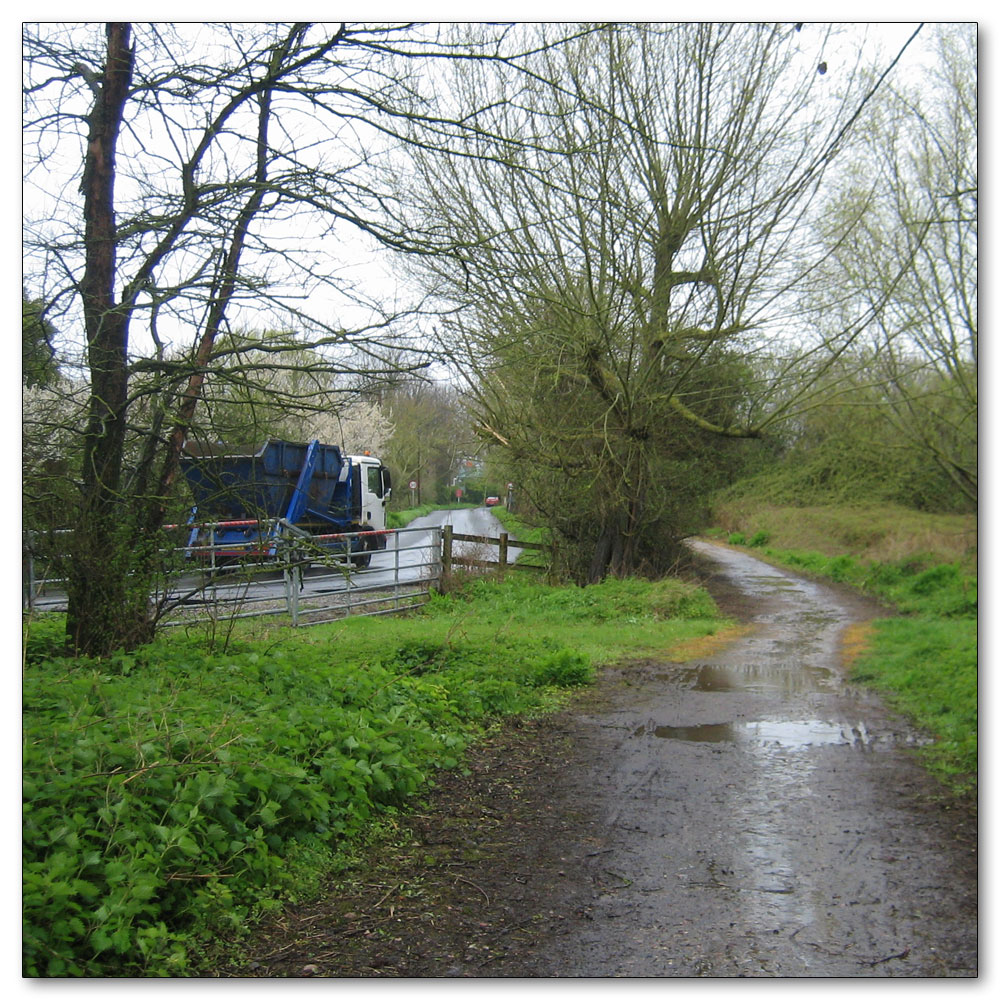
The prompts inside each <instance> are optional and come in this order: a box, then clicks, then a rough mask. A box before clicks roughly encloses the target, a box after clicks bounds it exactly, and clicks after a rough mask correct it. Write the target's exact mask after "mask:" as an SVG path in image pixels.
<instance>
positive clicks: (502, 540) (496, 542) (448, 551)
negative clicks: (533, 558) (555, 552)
mask: <svg viewBox="0 0 1000 1000" xmlns="http://www.w3.org/2000/svg"><path fill="white" fill-rule="evenodd" d="M455 542H471V543H473V544H477V545H488V546H490V547H494V546H495V547H496V548H497V550H498V551H497V558H496V559H481V558H476V557H473V556H460V555H455V552H454V543H455ZM511 548H517V549H531V550H533V551H536V552H550V551H551V548H552V547H551V546H550V545H545V544H543V543H541V542H521V541H516V540H515V541H514V542H511V540H510V537H509V536H508V534H507V532H502V533H501V534H500V537H499V538H490V537H489V536H487V535H465V534H462V533H460V532H457V531H454V530H453V529H452V526H451V525H450V524H446V525H444V527H443V529H442V533H441V568H442V571H443V572H444V573H445V574H447V573H450V572H451V570H452V567H453V566H473V567H475V568H477V569H495V570H497V572H498V573H499V575H500V576H501V577H502V576H503V574H504V572H505V571H506V570H508V569H516V570H534V571H536V572H539V571H540V572H543V573H544V572H546V571H547V569H548V567H547V566H532V565H528V564H525V563H509V562H507V553H508V551H509V550H510V549H511Z"/></svg>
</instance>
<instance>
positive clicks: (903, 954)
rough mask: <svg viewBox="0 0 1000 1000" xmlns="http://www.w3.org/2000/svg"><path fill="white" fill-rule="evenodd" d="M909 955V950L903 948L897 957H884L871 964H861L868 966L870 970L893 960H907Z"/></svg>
mask: <svg viewBox="0 0 1000 1000" xmlns="http://www.w3.org/2000/svg"><path fill="white" fill-rule="evenodd" d="M909 954H910V949H909V948H904V949H903V950H902V951H901V952H899V954H897V955H886V956H885V958H876V959H875V960H874V961H872V962H863V963H862V964H863V965H868V966H870V967H871V968H873V969H874V968H875V966H876V965H881V964H882V963H883V962H891V961H892V960H893V959H894V958H907V957H909Z"/></svg>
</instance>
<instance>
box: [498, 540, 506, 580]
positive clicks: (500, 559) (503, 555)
mask: <svg viewBox="0 0 1000 1000" xmlns="http://www.w3.org/2000/svg"><path fill="white" fill-rule="evenodd" d="M497 562H499V563H500V579H501V580H502V579H503V573H504V570H505V569H506V568H507V532H506V531H502V532H501V533H500V554H499V556H498V557H497Z"/></svg>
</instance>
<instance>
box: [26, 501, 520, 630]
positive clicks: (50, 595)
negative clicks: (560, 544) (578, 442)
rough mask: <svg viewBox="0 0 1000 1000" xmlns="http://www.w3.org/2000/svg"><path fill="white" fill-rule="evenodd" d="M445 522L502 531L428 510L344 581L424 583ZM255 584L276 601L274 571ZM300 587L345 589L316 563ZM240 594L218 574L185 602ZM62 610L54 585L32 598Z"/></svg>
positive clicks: (236, 583)
mask: <svg viewBox="0 0 1000 1000" xmlns="http://www.w3.org/2000/svg"><path fill="white" fill-rule="evenodd" d="M445 524H450V525H452V527H453V528H454V530H455V531H456V532H457V533H459V534H466V535H483V536H487V537H491V538H498V537H499V536H500V534H501V532H503V531H504V530H505V529H504V527H503V525H502V524H501V523H500V522H499V521H498V520H497V519H496V518H495V517H494V516H493V513H492V512H491V511H490V510H489V509H488V508H486V507H476V508H471V509H461V510H439V511H433V512H432V513H430V514H428V515H426V516H425V517H420V518H417V519H416V520H415V521H413V522H412V523H411V524H410V526H409V527H408V528H406V529H404V530H402V531H401V532H398V533H395V534H392V535H390V536H389V538H388V544H387V546H386V548H385V550H383V551H380V552H376V553H374V554H373V555H372V557H371V563H370V567H369V569H367V570H365V571H364V572H363V573H356V574H354V575H353V576H352V577H351V578H350V579H351V582H352V585H353V586H355V587H356V586H359V585H360V586H362V587H366V588H377V587H392V586H394V585H395V584H396V583H397V582H398V583H400V584H408V583H416V582H418V581H420V580H423V579H426V577H427V576H428V575H429V573H430V565H431V564H432V563H435V562H436V561H439V559H440V540H439V537H438V534H437V533H436V532H435V531H433V530H432V529H433V528H435V527H439V526H442V525H445ZM453 551H454V554H455V555H465V556H475V557H476V558H485V559H494V560H495V559H496V558H497V547H496V546H483V545H477V544H476V543H473V542H460V541H456V542H455V544H454V549H453ZM520 551H521V550H520V549H519V548H517V547H516V546H515V545H513V544H511V545H510V546H509V548H508V550H507V560H508V562H511V563H513V562H514V561H515V560H516V559H517V557H518V554H519V553H520ZM255 581H256V582H255V583H254V594H255V595H256V597H257V598H258V599H260V600H267V599H268V598H270V599H273V600H281V599H282V597H283V595H284V592H285V583H284V579H283V575H282V572H281V570H280V569H274V570H270V569H265V571H264V572H261V573H258V574H257V575H256V576H255ZM203 582H204V581H203V578H202V577H200V576H195V575H191V576H187V577H183V578H182V579H181V580H180V581H179V582H175V583H172V584H171V593H174V591H175V590H176V591H177V592H178V593H186V592H188V591H195V590H196V588H199V587H200V586H201V585H203ZM302 583H303V585H302V589H301V591H300V596H301V597H302V598H304V599H305V598H310V597H321V596H322V595H325V594H336V593H341V592H343V591H345V590H346V589H347V588H348V578H347V577H345V576H344V575H343V574H342V573H340V572H337V571H331V569H330V568H329V567H324V566H321V565H318V564H317V565H315V566H312V567H310V568H309V569H307V570H306V571H305V574H304V578H303V581H302ZM246 593H247V590H246V585H245V582H244V581H242V580H241V579H239V578H235V577H234V578H232V579H231V580H229V578H227V577H226V576H225V575H222V576H220V577H219V578H218V579H217V580H216V581H214V583H213V586H212V588H211V593H210V594H208V595H204V596H203V595H202V594H201V593H200V591H199V592H198V593H195V594H194V595H193V596H192V597H191V598H190V599H189V600H188V601H187V603H188V604H189V605H196V604H204V603H211V602H212V601H215V600H239V599H242V597H243V596H244V595H245V594H246ZM65 606H66V595H65V593H64V591H63V590H62V589H61V588H60V587H59V586H50V587H47V588H46V589H45V590H44V592H43V593H42V594H40V595H39V596H38V597H37V598H36V600H35V608H36V609H37V610H39V611H59V610H63V609H64V608H65Z"/></svg>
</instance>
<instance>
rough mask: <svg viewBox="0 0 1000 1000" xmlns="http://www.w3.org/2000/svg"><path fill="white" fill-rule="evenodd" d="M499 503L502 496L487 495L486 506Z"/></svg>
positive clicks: (494, 505)
mask: <svg viewBox="0 0 1000 1000" xmlns="http://www.w3.org/2000/svg"><path fill="white" fill-rule="evenodd" d="M499 503H500V497H487V498H486V506H487V507H496V506H497V505H498V504H499Z"/></svg>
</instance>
